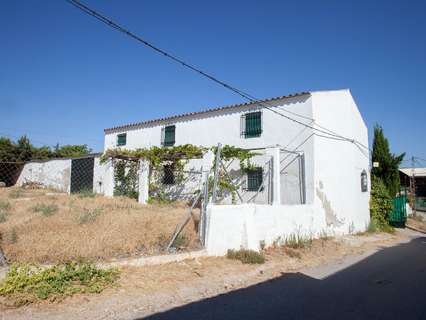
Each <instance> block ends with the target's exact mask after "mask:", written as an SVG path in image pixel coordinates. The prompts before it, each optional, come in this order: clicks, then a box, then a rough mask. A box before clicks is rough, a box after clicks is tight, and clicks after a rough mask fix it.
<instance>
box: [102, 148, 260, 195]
mask: <svg viewBox="0 0 426 320" xmlns="http://www.w3.org/2000/svg"><path fill="white" fill-rule="evenodd" d="M209 150H210V151H212V152H213V153H214V155H215V157H216V154H217V147H211V148H210V149H209V148H205V147H198V146H194V145H191V144H185V145H180V146H172V147H156V146H154V147H151V148H141V149H136V150H127V149H121V148H117V149H108V150H106V151H105V152H104V154H103V155H102V157H101V163H104V162H106V161H107V160H108V159H111V158H112V159H116V160H115V170H114V171H115V172H114V175H115V180H116V187H115V190H114V193H115V194H117V195H127V196H130V197H137V164H138V162H137V161H128V160H139V159H144V160H147V161H148V162H149V165H150V175H151V176H150V184H149V192H150V194H152V195H155V197H156V198H158V200H160V201H166V200H167V194H166V193H165V192H164V187H163V186H162V185H161V184H162V182H163V181H162V178H161V174H162V173H163V171H164V167H165V166H168V167H169V168H171V170H173V174H174V183H175V184H180V183H183V182H184V174H183V171H184V167H185V165H186V164H187V163H188V161H189V159H197V158H198V159H199V158H201V157H202V156H203V155H204V153H205V152H207V151H209ZM258 154H259V153H256V152H253V151H251V150H246V149H242V148H238V147H235V146H230V145H224V146H223V147H222V148H221V152H220V159H221V160H222V163H223V164H224V165H225V167H226V165H227V164H229V163H230V162H232V161H234V160H237V161H238V162H239V165H240V170H241V171H243V172H247V171H249V170H252V169H254V168H255V167H256V166H255V164H253V163H252V162H251V159H252V158H253V157H254V156H256V155H258ZM215 160H216V159H215ZM215 165H216V161H214V162H213V170H214V169H215ZM218 172H219V180H218V195H219V197H221V196H224V195H225V194H227V193H229V194H231V197H232V202H235V201H236V195H237V190H238V188H239V185H237V184H236V183H235V182H234V181H233V179H232V177H231V176H230V175H229V174H227V172H226V171H225V169H224V168H223V166H221V167H220V168H219V170H218ZM212 188H213V177H210V178H209V190H210V194H211V190H212ZM132 190H133V191H132Z"/></svg>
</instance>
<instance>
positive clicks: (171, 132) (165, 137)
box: [161, 125, 176, 147]
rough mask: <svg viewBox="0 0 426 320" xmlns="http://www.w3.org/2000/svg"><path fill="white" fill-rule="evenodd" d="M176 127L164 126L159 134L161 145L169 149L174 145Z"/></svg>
mask: <svg viewBox="0 0 426 320" xmlns="http://www.w3.org/2000/svg"><path fill="white" fill-rule="evenodd" d="M175 133H176V126H174V125H173V126H166V127H164V128H163V129H162V132H161V145H163V146H165V147H170V146H174V145H175Z"/></svg>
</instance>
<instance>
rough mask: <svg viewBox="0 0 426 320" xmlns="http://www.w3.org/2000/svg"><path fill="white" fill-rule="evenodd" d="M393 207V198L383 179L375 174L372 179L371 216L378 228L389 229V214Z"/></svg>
mask: <svg viewBox="0 0 426 320" xmlns="http://www.w3.org/2000/svg"><path fill="white" fill-rule="evenodd" d="M392 208H393V205H392V198H391V197H390V195H389V193H388V190H387V188H386V186H385V184H384V183H383V181H382V180H381V179H379V178H377V177H375V176H372V179H371V198H370V216H371V223H370V224H372V225H374V226H375V227H376V228H377V229H378V230H383V231H385V230H389V228H390V226H389V222H388V221H389V214H390V213H391V211H392Z"/></svg>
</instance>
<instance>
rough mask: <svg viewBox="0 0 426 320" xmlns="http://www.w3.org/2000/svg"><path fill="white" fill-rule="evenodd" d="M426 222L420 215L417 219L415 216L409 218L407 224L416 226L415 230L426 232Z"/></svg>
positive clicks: (412, 226)
mask: <svg viewBox="0 0 426 320" xmlns="http://www.w3.org/2000/svg"><path fill="white" fill-rule="evenodd" d="M425 222H426V221H424V220H423V218H422V216H421V215H419V216H418V217H417V218H416V219H415V218H414V217H410V218H408V219H407V223H406V225H407V226H408V227H411V228H414V229H415V230H419V231H422V232H426V223H425Z"/></svg>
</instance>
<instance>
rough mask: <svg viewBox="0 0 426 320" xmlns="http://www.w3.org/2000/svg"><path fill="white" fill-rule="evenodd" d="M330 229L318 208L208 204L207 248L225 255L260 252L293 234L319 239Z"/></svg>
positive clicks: (313, 206) (212, 253) (215, 253)
mask: <svg viewBox="0 0 426 320" xmlns="http://www.w3.org/2000/svg"><path fill="white" fill-rule="evenodd" d="M322 232H326V233H330V234H331V233H332V232H333V231H332V230H329V228H327V225H326V222H325V215H324V211H323V210H321V208H318V207H315V205H313V204H310V205H278V206H277V205H258V204H242V205H209V206H208V208H207V231H206V249H207V252H208V254H209V255H224V254H226V252H227V250H228V249H236V250H238V249H241V248H244V249H251V250H256V251H258V250H260V248H261V244H262V243H263V244H264V245H265V246H266V247H268V246H271V245H272V244H273V243H274V242H275V241H283V240H284V239H286V238H288V237H289V236H290V235H298V236H304V237H309V238H315V237H319V235H320V234H321V233H322Z"/></svg>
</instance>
